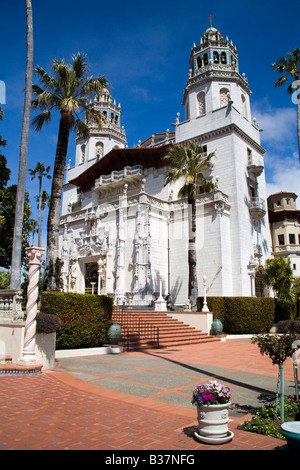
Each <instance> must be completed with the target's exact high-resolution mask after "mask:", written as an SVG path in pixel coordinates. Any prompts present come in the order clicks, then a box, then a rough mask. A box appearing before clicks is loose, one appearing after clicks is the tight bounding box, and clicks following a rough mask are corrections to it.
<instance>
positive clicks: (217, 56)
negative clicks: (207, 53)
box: [213, 51, 220, 64]
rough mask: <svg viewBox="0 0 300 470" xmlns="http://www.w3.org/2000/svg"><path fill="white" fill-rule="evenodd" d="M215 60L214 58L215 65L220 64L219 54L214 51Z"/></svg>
mask: <svg viewBox="0 0 300 470" xmlns="http://www.w3.org/2000/svg"><path fill="white" fill-rule="evenodd" d="M213 58H214V64H218V63H219V62H220V60H219V53H218V52H217V51H214V53H213Z"/></svg>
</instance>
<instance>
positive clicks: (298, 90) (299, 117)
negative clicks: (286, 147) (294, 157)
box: [296, 77, 300, 163]
mask: <svg viewBox="0 0 300 470" xmlns="http://www.w3.org/2000/svg"><path fill="white" fill-rule="evenodd" d="M296 96H297V138H298V155H299V163H300V81H299V77H297V79H296Z"/></svg>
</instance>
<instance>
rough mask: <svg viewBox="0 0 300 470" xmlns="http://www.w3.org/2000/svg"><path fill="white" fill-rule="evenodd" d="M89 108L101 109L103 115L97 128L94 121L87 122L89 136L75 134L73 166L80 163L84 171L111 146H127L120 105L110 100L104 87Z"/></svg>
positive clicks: (110, 96) (110, 148) (109, 95)
mask: <svg viewBox="0 0 300 470" xmlns="http://www.w3.org/2000/svg"><path fill="white" fill-rule="evenodd" d="M89 106H90V108H91V109H95V110H97V111H101V112H102V115H103V121H102V127H101V128H99V127H98V126H97V124H96V123H95V122H90V123H87V124H88V127H89V131H90V133H89V136H88V138H87V139H84V138H83V137H80V136H77V138H76V140H75V142H76V157H75V166H78V165H81V170H80V171H84V170H86V168H87V167H88V166H90V163H89V162H91V161H92V163H95V161H97V160H99V159H100V158H102V157H103V156H104V155H105V154H107V153H108V152H110V150H112V149H113V148H116V147H118V148H123V147H126V146H127V141H126V135H125V130H124V128H123V127H122V128H121V105H120V104H119V105H117V104H116V101H115V100H114V102H113V100H112V95H111V94H110V93H109V91H108V90H107V89H106V88H105V89H103V90H102V91H101V92H100V93H97V94H96V96H95V99H94V101H93V102H91V103H90V105H89Z"/></svg>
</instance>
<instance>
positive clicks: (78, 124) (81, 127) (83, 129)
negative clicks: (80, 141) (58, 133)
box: [74, 117, 89, 138]
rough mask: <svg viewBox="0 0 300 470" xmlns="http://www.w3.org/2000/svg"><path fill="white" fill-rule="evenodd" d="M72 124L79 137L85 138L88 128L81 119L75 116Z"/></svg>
mask: <svg viewBox="0 0 300 470" xmlns="http://www.w3.org/2000/svg"><path fill="white" fill-rule="evenodd" d="M74 124H75V125H74V128H75V129H77V132H78V134H79V136H80V137H83V138H87V137H88V136H89V128H88V126H87V125H86V124H85V123H84V122H83V121H82V120H81V119H79V118H78V117H77V119H76V120H75V121H74Z"/></svg>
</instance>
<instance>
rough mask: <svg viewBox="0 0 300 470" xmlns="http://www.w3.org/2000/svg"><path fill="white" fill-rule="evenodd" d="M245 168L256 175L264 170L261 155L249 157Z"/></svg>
mask: <svg viewBox="0 0 300 470" xmlns="http://www.w3.org/2000/svg"><path fill="white" fill-rule="evenodd" d="M247 170H248V172H249V173H252V174H253V175H254V176H256V177H258V176H260V175H261V174H262V172H263V171H264V162H263V159H262V158H261V157H253V156H251V157H249V159H248V166H247Z"/></svg>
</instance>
